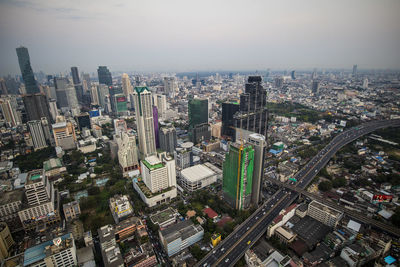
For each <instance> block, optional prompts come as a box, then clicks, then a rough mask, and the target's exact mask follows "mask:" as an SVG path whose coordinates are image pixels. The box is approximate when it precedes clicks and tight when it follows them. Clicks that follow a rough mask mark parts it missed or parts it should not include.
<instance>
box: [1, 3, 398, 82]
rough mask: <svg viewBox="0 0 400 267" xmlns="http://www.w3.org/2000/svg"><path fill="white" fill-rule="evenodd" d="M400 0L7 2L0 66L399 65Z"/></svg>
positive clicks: (12, 70) (11, 70)
mask: <svg viewBox="0 0 400 267" xmlns="http://www.w3.org/2000/svg"><path fill="white" fill-rule="evenodd" d="M399 10H400V2H399V1H396V0H387V1H370V0H357V1H342V0H340V1H154V0H151V1H104V0H100V1H75V0H72V1H43V0H40V1H29V0H17V1H14V0H12V1H10V0H1V1H0V34H1V40H0V47H1V49H0V62H1V63H0V74H2V75H6V74H18V73H19V69H18V64H17V56H16V53H15V48H16V47H18V46H20V45H23V46H26V47H29V50H30V55H31V61H32V67H33V69H34V70H36V71H40V70H42V71H44V72H51V73H59V72H64V71H65V70H66V69H68V68H69V67H70V66H73V65H77V66H79V67H80V69H81V70H84V71H88V72H93V71H95V70H96V67H97V66H98V65H107V66H109V67H110V68H111V69H112V70H113V71H198V70H257V69H258V70H262V69H267V68H271V69H313V68H327V69H329V68H344V69H350V68H351V66H352V65H353V64H358V66H359V68H360V69H363V68H364V69H387V68H396V69H398V68H399V67H400V53H399V51H398V48H399V47H400V29H399V26H398V25H400V17H399V16H398V12H399Z"/></svg>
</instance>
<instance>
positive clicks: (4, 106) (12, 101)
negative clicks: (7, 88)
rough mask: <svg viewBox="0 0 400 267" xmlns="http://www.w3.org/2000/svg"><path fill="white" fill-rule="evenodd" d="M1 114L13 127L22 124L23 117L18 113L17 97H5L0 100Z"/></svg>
mask: <svg viewBox="0 0 400 267" xmlns="http://www.w3.org/2000/svg"><path fill="white" fill-rule="evenodd" d="M0 106H1V113H2V114H3V117H4V119H5V120H6V122H7V123H9V125H10V126H11V127H15V126H17V125H19V124H21V116H20V114H19V112H18V111H17V100H16V98H15V97H4V98H1V99H0Z"/></svg>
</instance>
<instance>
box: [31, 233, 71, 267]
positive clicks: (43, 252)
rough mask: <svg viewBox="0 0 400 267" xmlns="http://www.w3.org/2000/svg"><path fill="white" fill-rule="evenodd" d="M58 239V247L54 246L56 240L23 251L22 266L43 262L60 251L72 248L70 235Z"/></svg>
mask: <svg viewBox="0 0 400 267" xmlns="http://www.w3.org/2000/svg"><path fill="white" fill-rule="evenodd" d="M59 239H61V243H60V244H59V245H58V246H57V245H55V242H56V240H58V238H56V239H54V240H50V241H47V242H43V243H41V244H39V245H37V246H34V247H31V248H28V249H27V250H25V252H24V266H28V265H30V264H32V263H35V262H38V261H40V260H43V259H44V258H46V257H48V256H50V255H52V254H54V253H58V252H59V251H60V250H63V249H66V248H69V247H71V246H73V237H72V234H71V233H68V234H65V235H63V236H61V237H59Z"/></svg>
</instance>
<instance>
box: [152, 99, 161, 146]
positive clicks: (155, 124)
mask: <svg viewBox="0 0 400 267" xmlns="http://www.w3.org/2000/svg"><path fill="white" fill-rule="evenodd" d="M153 121H154V135H155V138H156V148H160V141H159V140H158V109H157V107H156V106H153Z"/></svg>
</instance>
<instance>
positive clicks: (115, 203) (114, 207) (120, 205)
mask: <svg viewBox="0 0 400 267" xmlns="http://www.w3.org/2000/svg"><path fill="white" fill-rule="evenodd" d="M110 210H111V214H112V216H113V218H114V221H115V223H119V222H120V221H121V220H123V219H124V218H127V217H129V216H130V215H132V214H133V209H132V205H131V203H130V202H129V198H128V196H127V195H122V196H121V195H116V196H114V197H112V198H110Z"/></svg>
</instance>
